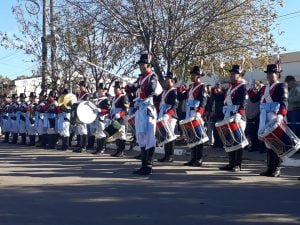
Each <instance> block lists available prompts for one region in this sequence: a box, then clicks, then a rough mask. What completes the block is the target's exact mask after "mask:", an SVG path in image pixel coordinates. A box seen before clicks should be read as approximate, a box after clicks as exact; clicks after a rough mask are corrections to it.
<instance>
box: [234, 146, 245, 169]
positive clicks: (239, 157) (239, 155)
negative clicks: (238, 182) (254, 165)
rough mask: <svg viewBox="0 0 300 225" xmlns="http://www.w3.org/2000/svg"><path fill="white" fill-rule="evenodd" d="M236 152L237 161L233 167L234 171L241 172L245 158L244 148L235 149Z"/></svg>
mask: <svg viewBox="0 0 300 225" xmlns="http://www.w3.org/2000/svg"><path fill="white" fill-rule="evenodd" d="M234 153H235V161H234V167H233V168H232V172H239V171H241V169H242V158H243V149H239V150H236V151H234Z"/></svg>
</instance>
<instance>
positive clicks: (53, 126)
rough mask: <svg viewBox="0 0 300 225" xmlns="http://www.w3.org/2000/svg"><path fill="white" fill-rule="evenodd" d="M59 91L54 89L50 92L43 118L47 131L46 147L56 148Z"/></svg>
mask: <svg viewBox="0 0 300 225" xmlns="http://www.w3.org/2000/svg"><path fill="white" fill-rule="evenodd" d="M57 98H58V96H57V91H55V90H52V91H50V92H49V94H48V99H47V102H46V105H45V107H44V109H45V117H44V120H43V128H44V131H45V133H46V149H55V147H56V142H57V114H58V103H57Z"/></svg>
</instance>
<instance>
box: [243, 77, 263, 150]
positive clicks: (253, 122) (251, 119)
mask: <svg viewBox="0 0 300 225" xmlns="http://www.w3.org/2000/svg"><path fill="white" fill-rule="evenodd" d="M262 86H263V85H262V84H261V83H260V82H259V81H255V83H254V88H253V91H254V92H255V93H258V92H259V90H260V89H261V88H262ZM259 107H260V102H259V101H257V102H252V101H251V100H250V98H249V99H248V100H247V106H246V117H247V125H246V135H247V137H248V138H249V140H250V142H251V146H250V147H249V152H253V151H258V150H259V149H260V146H261V145H260V144H261V143H260V141H259V140H258V136H257V132H258V126H259ZM263 150H264V148H261V151H263Z"/></svg>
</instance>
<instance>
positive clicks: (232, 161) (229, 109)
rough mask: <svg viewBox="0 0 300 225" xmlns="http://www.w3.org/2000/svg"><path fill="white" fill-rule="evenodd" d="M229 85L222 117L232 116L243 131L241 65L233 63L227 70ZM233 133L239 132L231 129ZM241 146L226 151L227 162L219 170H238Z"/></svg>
mask: <svg viewBox="0 0 300 225" xmlns="http://www.w3.org/2000/svg"><path fill="white" fill-rule="evenodd" d="M229 72H230V79H231V85H230V87H229V88H228V89H227V91H226V96H225V101H224V106H223V114H224V119H228V118H230V117H232V116H234V120H235V122H237V123H239V125H240V126H241V130H242V131H243V132H244V131H245V128H246V113H245V108H246V100H247V98H248V95H247V89H246V81H245V80H244V79H243V75H244V71H243V67H242V66H241V65H233V66H232V68H231V69H230V70H229ZM233 133H234V135H239V136H240V138H239V139H241V135H240V133H238V132H237V131H234V130H233ZM242 156H243V148H240V149H238V150H235V151H231V152H229V153H228V160H229V164H228V165H226V166H223V167H220V168H219V169H220V170H226V171H232V172H238V171H240V170H241V166H242Z"/></svg>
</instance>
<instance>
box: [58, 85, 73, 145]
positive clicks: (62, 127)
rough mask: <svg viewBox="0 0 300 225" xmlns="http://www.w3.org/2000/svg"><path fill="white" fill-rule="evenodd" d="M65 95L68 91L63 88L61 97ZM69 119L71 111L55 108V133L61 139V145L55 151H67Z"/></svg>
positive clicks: (60, 107)
mask: <svg viewBox="0 0 300 225" xmlns="http://www.w3.org/2000/svg"><path fill="white" fill-rule="evenodd" d="M67 94H69V90H68V89H66V88H65V89H64V90H63V92H62V95H63V96H65V95H67ZM70 118H71V109H67V108H66V107H64V106H63V105H61V106H58V107H57V132H58V134H59V135H60V137H61V139H62V144H61V146H59V147H57V148H56V149H57V150H67V149H68V148H69V138H70Z"/></svg>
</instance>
